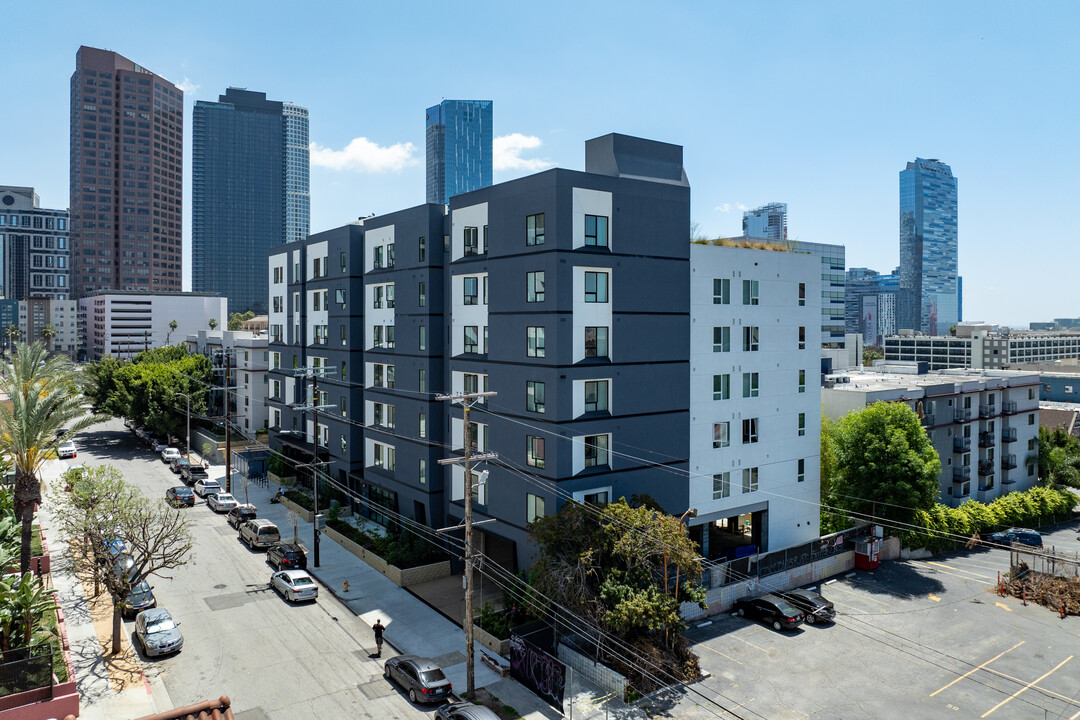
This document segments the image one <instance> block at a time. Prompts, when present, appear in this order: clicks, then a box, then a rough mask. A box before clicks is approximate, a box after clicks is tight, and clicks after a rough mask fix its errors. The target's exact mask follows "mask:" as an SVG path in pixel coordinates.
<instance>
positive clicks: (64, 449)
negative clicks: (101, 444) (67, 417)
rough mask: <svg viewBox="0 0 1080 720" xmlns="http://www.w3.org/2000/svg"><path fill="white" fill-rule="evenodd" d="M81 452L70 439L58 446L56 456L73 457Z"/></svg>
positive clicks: (62, 457)
mask: <svg viewBox="0 0 1080 720" xmlns="http://www.w3.org/2000/svg"><path fill="white" fill-rule="evenodd" d="M78 454H79V451H78V450H76V449H75V443H73V442H71V441H70V440H68V441H67V442H66V443H64V444H63V445H61V446H60V447H58V448H56V456H57V457H58V458H60V459H61V460H62V459H64V458H73V457H76V456H77V455H78Z"/></svg>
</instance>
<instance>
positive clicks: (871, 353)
mask: <svg viewBox="0 0 1080 720" xmlns="http://www.w3.org/2000/svg"><path fill="white" fill-rule="evenodd" d="M884 359H885V353H884V352H883V351H882V349H881V348H880V347H878V346H877V345H871V346H869V347H864V348H863V351H862V364H863V365H864V366H866V367H873V366H874V361H875V360H884Z"/></svg>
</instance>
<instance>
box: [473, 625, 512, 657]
mask: <svg viewBox="0 0 1080 720" xmlns="http://www.w3.org/2000/svg"><path fill="white" fill-rule="evenodd" d="M473 640H475V641H476V642H478V643H480V644H481V645H483V646H484V647H486V648H487V649H488V650H491V651H492V652H494V653H497V654H499V655H509V654H510V639H509V638H507V639H506V640H500V639H499V638H497V637H495V636H494V635H492V634H491V633H489V632H488V631H487V630H485V629H484V628H482V627H480V626H479V625H476V624H473Z"/></svg>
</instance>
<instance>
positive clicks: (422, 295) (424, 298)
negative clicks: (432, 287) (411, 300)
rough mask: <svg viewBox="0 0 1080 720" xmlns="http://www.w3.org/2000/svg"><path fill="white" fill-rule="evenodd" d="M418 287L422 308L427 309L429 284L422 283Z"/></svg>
mask: <svg viewBox="0 0 1080 720" xmlns="http://www.w3.org/2000/svg"><path fill="white" fill-rule="evenodd" d="M418 287H419V293H418V294H419V296H420V307H427V283H426V282H421V283H420V284H419V286H418Z"/></svg>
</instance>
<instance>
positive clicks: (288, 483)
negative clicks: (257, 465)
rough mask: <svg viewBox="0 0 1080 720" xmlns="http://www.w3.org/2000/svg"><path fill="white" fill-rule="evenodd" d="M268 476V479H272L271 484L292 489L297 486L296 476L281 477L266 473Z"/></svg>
mask: <svg viewBox="0 0 1080 720" xmlns="http://www.w3.org/2000/svg"><path fill="white" fill-rule="evenodd" d="M266 475H267V477H269V478H270V482H272V483H276V484H278V485H281V486H283V487H292V486H293V485H295V484H296V478H295V477H294V476H291V475H290V476H285V477H283V476H281V475H278V474H277V473H272V472H268V473H266Z"/></svg>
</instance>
